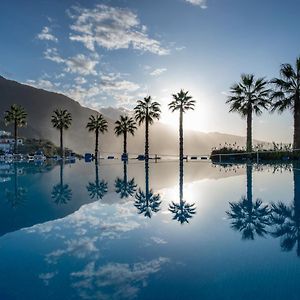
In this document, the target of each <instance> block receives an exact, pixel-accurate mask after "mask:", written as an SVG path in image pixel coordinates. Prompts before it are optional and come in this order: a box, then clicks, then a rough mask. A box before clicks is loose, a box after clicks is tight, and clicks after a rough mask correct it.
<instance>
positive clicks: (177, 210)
mask: <svg viewBox="0 0 300 300" xmlns="http://www.w3.org/2000/svg"><path fill="white" fill-rule="evenodd" d="M169 211H170V212H171V213H173V214H174V216H173V220H177V221H178V222H180V223H181V224H184V223H189V219H191V218H192V217H193V215H194V214H195V213H196V207H195V203H192V204H189V203H187V202H186V201H184V200H183V157H180V161H179V203H175V202H173V201H172V203H171V204H170V205H169Z"/></svg>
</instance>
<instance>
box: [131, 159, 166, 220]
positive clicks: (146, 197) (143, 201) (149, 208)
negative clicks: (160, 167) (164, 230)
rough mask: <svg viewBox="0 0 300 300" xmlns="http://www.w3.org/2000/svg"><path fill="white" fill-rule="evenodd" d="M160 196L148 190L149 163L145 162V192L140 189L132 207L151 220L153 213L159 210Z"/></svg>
mask: <svg viewBox="0 0 300 300" xmlns="http://www.w3.org/2000/svg"><path fill="white" fill-rule="evenodd" d="M160 204H161V201H160V195H159V194H154V193H153V190H152V189H150V188H149V163H148V160H145V192H144V191H142V190H141V189H140V188H139V189H138V192H137V193H136V195H135V202H134V206H135V207H136V208H137V209H138V211H139V214H143V215H144V216H145V217H148V218H151V217H152V215H153V213H157V212H158V211H159V210H160V208H159V207H160Z"/></svg>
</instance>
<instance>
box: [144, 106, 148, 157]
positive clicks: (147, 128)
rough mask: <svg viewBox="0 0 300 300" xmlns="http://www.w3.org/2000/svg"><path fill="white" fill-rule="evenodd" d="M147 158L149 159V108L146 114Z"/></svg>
mask: <svg viewBox="0 0 300 300" xmlns="http://www.w3.org/2000/svg"><path fill="white" fill-rule="evenodd" d="M145 160H146V161H147V162H148V160H149V121H148V109H147V114H146V123H145Z"/></svg>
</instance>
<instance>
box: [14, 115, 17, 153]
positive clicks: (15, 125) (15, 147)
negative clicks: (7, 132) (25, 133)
mask: <svg viewBox="0 0 300 300" xmlns="http://www.w3.org/2000/svg"><path fill="white" fill-rule="evenodd" d="M14 139H15V144H14V153H18V141H17V139H18V124H17V120H15V124H14Z"/></svg>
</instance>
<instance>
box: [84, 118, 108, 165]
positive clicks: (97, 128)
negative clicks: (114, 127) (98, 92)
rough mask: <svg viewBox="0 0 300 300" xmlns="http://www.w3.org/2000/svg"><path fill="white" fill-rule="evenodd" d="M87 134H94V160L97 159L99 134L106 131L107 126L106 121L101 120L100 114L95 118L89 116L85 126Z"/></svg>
mask: <svg viewBox="0 0 300 300" xmlns="http://www.w3.org/2000/svg"><path fill="white" fill-rule="evenodd" d="M86 128H88V130H89V132H95V136H96V140H95V158H96V160H97V159H98V146H99V133H100V132H101V133H104V132H105V131H107V128H108V125H107V121H106V120H105V119H104V118H103V115H102V114H98V115H96V116H93V115H91V116H90V117H89V122H88V123H87V125H86Z"/></svg>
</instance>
